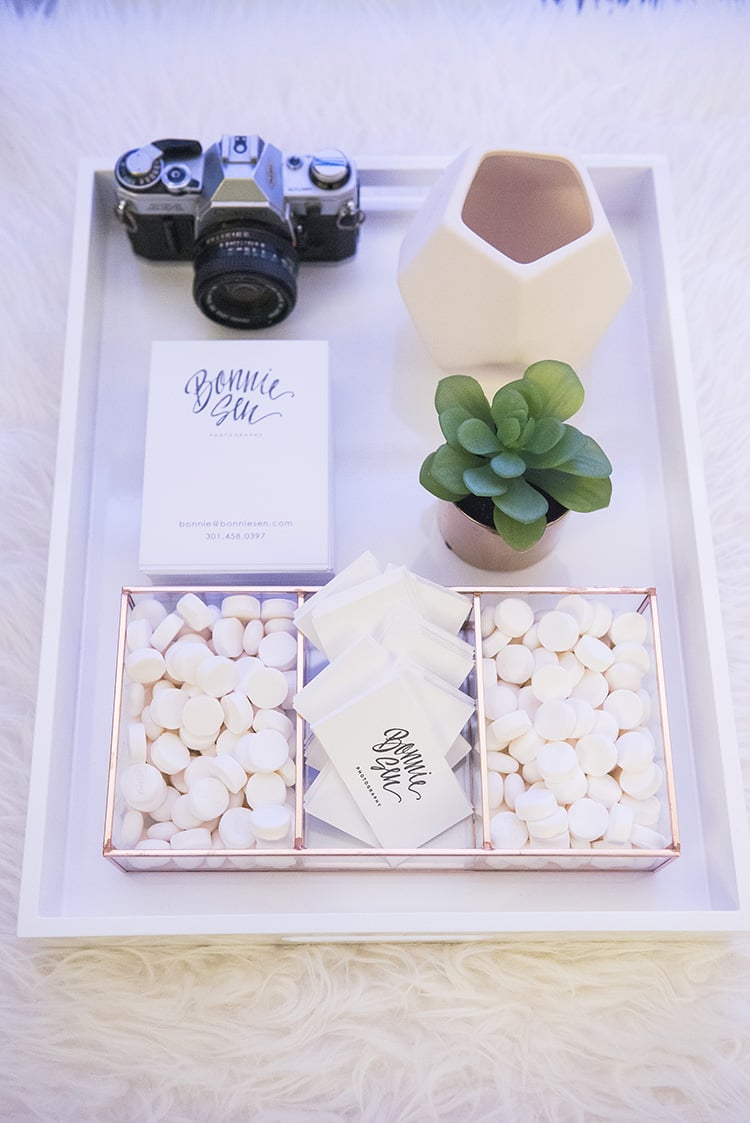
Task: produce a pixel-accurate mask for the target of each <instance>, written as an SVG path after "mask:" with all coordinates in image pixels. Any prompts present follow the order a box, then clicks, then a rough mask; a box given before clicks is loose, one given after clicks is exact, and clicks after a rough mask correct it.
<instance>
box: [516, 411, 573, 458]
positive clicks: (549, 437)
mask: <svg viewBox="0 0 750 1123" xmlns="http://www.w3.org/2000/svg"><path fill="white" fill-rule="evenodd" d="M564 432H565V426H564V425H563V423H562V421H558V419H557V418H556V417H540V418H539V420H538V421H535V422H534V429H533V431H532V433H531V436H530V437H529V438H528V439H527V440H526V441H524V444H523V447H524V448H525V449H528V451H529V452H532V453H537V455H543V454H544V453H545V452H549V450H550V449H551V448H553V447H554V446H555V445H556V444H557V442H558V441H559V440H560V438H561V437H562V435H563V433H564Z"/></svg>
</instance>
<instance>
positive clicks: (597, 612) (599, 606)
mask: <svg viewBox="0 0 750 1123" xmlns="http://www.w3.org/2000/svg"><path fill="white" fill-rule="evenodd" d="M593 609H594V613H593V616H592V619H591V623H590V624H589V626H588V628H586V631H587V632H588V634H589V635H590V636H596V637H597V639H602V638H603V637H604V636H606V634H607V632H608V631H609V626H610V624H611V623H612V609H611V608H610V607H609V605H607V604H605V603H604V601H594V604H593Z"/></svg>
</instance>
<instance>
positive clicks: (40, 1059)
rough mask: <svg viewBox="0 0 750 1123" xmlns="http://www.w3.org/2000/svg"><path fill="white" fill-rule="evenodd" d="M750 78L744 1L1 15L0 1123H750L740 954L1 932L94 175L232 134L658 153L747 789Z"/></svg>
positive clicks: (124, 7) (199, 1)
mask: <svg viewBox="0 0 750 1123" xmlns="http://www.w3.org/2000/svg"><path fill="white" fill-rule="evenodd" d="M579 9H580V10H579ZM749 51H750V6H749V5H748V4H745V3H742V2H741V0H682V2H679V0H661V2H660V3H656V2H655V0H654V2H646V0H643V2H639V0H630V2H629V3H622V2H617V0H599V2H598V3H597V2H595V0H579V2H578V3H576V2H575V0H568V2H567V3H565V2H561V3H559V4H558V3H554V2H553V0H547V2H546V3H545V2H544V0H516V2H512V0H403V2H398V0H348V2H347V0H328V2H326V0H296V2H295V0H215V2H214V3H207V2H205V0H152V2H150V3H148V2H145V0H57V3H55V2H54V0H46V2H44V0H37V2H34V0H11V2H9V0H3V3H2V6H1V7H0V150H1V151H2V160H1V161H0V162H1V164H2V177H1V180H0V204H1V211H0V213H1V214H2V222H1V223H0V247H1V253H0V261H2V270H0V296H1V299H0V339H2V348H1V349H0V354H1V356H2V359H1V368H2V371H1V373H0V479H1V480H2V486H0V557H1V558H2V566H1V568H0V619H1V620H2V628H3V653H2V656H1V657H0V735H1V737H2V740H1V742H0V752H1V753H2V763H1V766H0V767H1V768H2V771H1V772H0V814H1V815H2V830H1V831H0V932H1V936H0V972H1V975H2V978H1V982H0V986H1V992H0V1118H2V1119H4V1120H7V1121H8V1123H26V1121H31V1120H41V1121H44V1123H157V1121H164V1123H240V1121H243V1123H244V1121H250V1120H252V1121H253V1123H355V1121H359V1120H364V1121H365V1123H430V1121H433V1120H439V1121H445V1123H495V1121H500V1120H502V1121H506V1123H537V1121H550V1123H574V1121H575V1123H584V1121H585V1123H594V1121H607V1123H610V1121H622V1123H634V1121H649V1123H662V1121H677V1120H679V1121H681V1123H719V1121H721V1123H742V1121H744V1120H746V1119H747V1118H748V1112H749V1110H750V1109H748V1102H749V1101H750V943H749V941H748V939H747V938H745V937H736V938H717V939H702V938H695V939H689V938H676V937H675V938H674V939H667V940H660V941H651V940H649V939H648V938H644V937H639V938H638V939H636V940H634V941H621V940H617V939H607V938H603V939H599V940H577V939H572V938H571V939H556V940H555V941H554V942H552V941H542V942H541V943H537V942H528V941H525V940H523V939H515V940H513V941H512V942H500V941H498V942H497V943H495V944H483V945H472V944H467V945H429V944H424V945H413V946H410V945H405V946H398V945H369V946H361V947H357V946H347V945H342V946H306V947H293V948H285V949H277V948H273V947H262V946H261V947H253V946H249V945H244V944H242V943H240V944H221V943H218V944H215V945H211V946H208V945H206V944H203V945H201V944H200V943H177V942H173V943H170V942H164V941H161V942H159V943H153V944H150V943H149V942H148V941H146V940H135V939H129V940H127V941H123V942H116V941H115V942H112V943H109V944H107V943H96V942H91V941H87V942H86V943H85V944H83V945H82V944H75V943H73V944H64V943H63V942H59V943H58V942H56V941H52V942H44V941H34V940H18V939H16V937H15V935H14V933H15V913H16V900H17V894H18V878H19V870H20V863H21V853H22V839H23V828H24V821H25V806H26V788H27V772H28V764H29V759H30V752H31V737H32V727H33V719H34V704H35V692H36V666H37V657H38V649H39V642H40V629H41V614H42V596H43V585H44V578H45V569H46V542H47V535H48V520H49V510H50V499H51V490H52V476H53V464H54V453H55V444H56V420H57V402H58V394H59V386H60V373H61V366H62V351H63V339H64V328H65V313H66V297H67V292H66V287H67V279H68V267H69V255H70V246H71V224H72V212H73V188H74V176H75V165H76V161H77V160H78V158H79V157H80V156H85V155H101V154H108V153H116V152H119V151H120V150H122V149H124V148H125V147H128V146H129V145H130V144H131V143H132V144H136V143H139V142H142V141H146V140H148V139H150V138H152V137H154V136H160V135H161V136H164V135H174V136H180V135H187V136H193V135H194V136H198V137H200V138H202V139H203V140H205V141H208V140H212V139H215V138H216V137H218V135H219V134H220V133H221V132H224V131H229V130H232V129H235V128H236V127H239V125H240V123H242V125H243V127H244V126H245V125H247V127H248V128H250V129H252V130H255V129H257V131H258V132H260V133H265V134H266V135H268V136H270V137H272V138H273V139H277V140H278V141H279V143H280V144H282V145H283V146H287V145H288V146H289V147H294V146H295V145H296V144H300V145H303V144H304V145H308V144H314V143H318V142H319V141H320V140H326V141H328V140H330V138H332V137H333V138H335V139H336V142H337V143H340V144H341V146H342V147H344V148H346V149H348V150H349V151H352V152H355V153H372V154H378V153H388V154H393V153H405V154H406V153H425V154H450V153H453V152H458V151H459V150H461V149H462V148H463V147H465V146H466V145H467V143H468V142H470V141H473V140H486V139H488V138H489V139H491V140H492V142H494V143H501V144H503V145H507V146H508V147H518V148H533V147H535V146H539V147H542V148H548V149H555V148H562V149H568V150H574V151H579V152H581V153H597V154H598V153H644V154H651V153H663V154H666V156H667V157H668V158H669V161H670V164H671V172H672V180H673V188H674V197H675V208H676V219H677V234H678V238H679V245H680V262H679V264H680V268H681V275H682V282H683V290H684V299H685V303H686V306H687V318H688V324H689V333H690V346H691V353H692V362H693V366H694V373H695V381H696V392H697V396H698V401H699V407H700V422H701V430H702V437H703V449H702V450H701V449H700V448H696V449H694V450H693V451H694V454H695V456H696V457H700V456H701V455H703V457H704V461H705V470H706V477H707V486H708V493H709V499H710V505H711V516H712V525H713V533H714V542H715V548H716V555H717V565H718V572H719V579H720V591H721V602H722V608H723V615H724V627H725V631H726V640H727V645H728V651H729V659H730V664H731V669H732V688H733V693H734V700H735V704H736V711H737V712H736V716H737V724H738V730H739V738H740V745H741V747H742V751H743V755H744V766H745V777H746V779H747V777H748V776H749V775H750V772H748V767H749V766H750V756H749V755H748V745H749V744H750V674H749V671H750V655H749V654H748V644H747V637H748V635H749V634H750V598H749V597H748V594H747V581H748V575H749V574H750V535H748V531H747V526H748V518H750V498H749V496H750V492H748V489H747V479H748V477H750V442H748V440H747V432H746V429H747V419H748V417H750V377H749V376H748V354H750V328H749V325H750V317H749V316H748V301H749V299H750V284H749V283H748V282H749V280H750V267H749V266H748V262H750V218H749V217H748V216H749V215H750V67H748V52H749ZM738 422H739V425H738Z"/></svg>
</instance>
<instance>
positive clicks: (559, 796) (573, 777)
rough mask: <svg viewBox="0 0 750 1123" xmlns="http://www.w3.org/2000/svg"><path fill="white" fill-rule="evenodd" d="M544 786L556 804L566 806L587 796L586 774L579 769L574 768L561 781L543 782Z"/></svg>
mask: <svg viewBox="0 0 750 1123" xmlns="http://www.w3.org/2000/svg"><path fill="white" fill-rule="evenodd" d="M545 786H546V787H548V788H549V790H550V791H551V792H552V794H553V795H554V797H555V799H556V800H557V802H558V803H560V804H565V805H566V806H567V805H568V804H570V803H573V802H574V801H575V800H576V799H582V798H583V796H585V795H587V794H588V780H587V778H586V773H585V772H583V771H582V770H581V769H580V768H576V769H575V770H574V771H573V772H571V773H570V775H568V776H566V777H565V778H564V779H562V780H554V781H553V780H545Z"/></svg>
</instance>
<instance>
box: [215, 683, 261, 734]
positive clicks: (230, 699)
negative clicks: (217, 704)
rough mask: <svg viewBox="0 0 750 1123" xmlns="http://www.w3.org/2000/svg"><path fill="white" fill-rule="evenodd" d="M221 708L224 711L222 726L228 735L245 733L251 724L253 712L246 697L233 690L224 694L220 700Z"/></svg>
mask: <svg viewBox="0 0 750 1123" xmlns="http://www.w3.org/2000/svg"><path fill="white" fill-rule="evenodd" d="M221 708H222V710H223V711H224V724H225V725H226V727H227V729H228V730H229V732H230V733H234V734H237V735H240V734H242V733H246V732H247V730H248V729H249V728H250V726H251V725H252V724H253V718H254V717H255V711H254V710H253V707H252V704H251V702H250V699H249V698H248V696H247V695H246V694H243V693H242V692H241V691H239V690H233V691H231V692H230V693H229V694H225V695H224V697H223V698H222V699H221Z"/></svg>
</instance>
